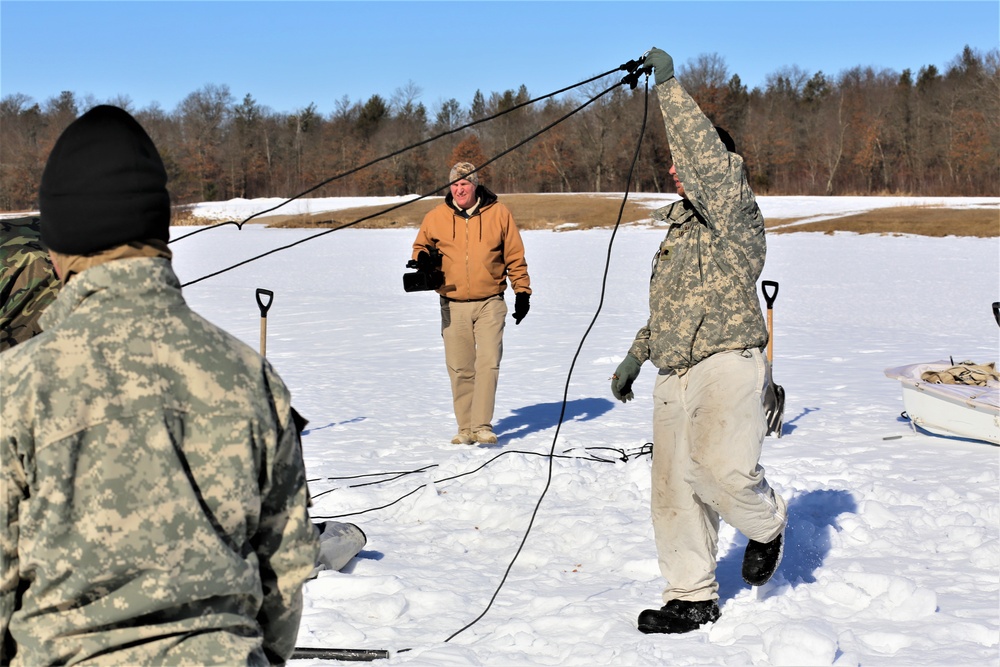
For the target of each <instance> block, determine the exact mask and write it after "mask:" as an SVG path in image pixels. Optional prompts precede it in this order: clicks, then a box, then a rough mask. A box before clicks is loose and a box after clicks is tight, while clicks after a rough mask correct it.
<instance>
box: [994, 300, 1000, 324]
mask: <svg viewBox="0 0 1000 667" xmlns="http://www.w3.org/2000/svg"><path fill="white" fill-rule="evenodd" d="M993 319H995V320H996V321H997V324H1000V301H994V302H993Z"/></svg>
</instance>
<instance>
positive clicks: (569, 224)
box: [172, 194, 1000, 238]
mask: <svg viewBox="0 0 1000 667" xmlns="http://www.w3.org/2000/svg"><path fill="white" fill-rule="evenodd" d="M442 199H443V198H442V197H427V198H425V199H421V200H418V201H414V202H408V203H406V204H403V205H402V206H399V208H396V209H394V210H392V211H389V212H388V213H383V211H385V210H386V209H388V208H391V207H390V206H387V205H382V206H361V207H356V208H347V209H341V210H339V211H326V212H323V213H315V214H309V215H269V216H267V217H266V218H255V219H254V220H252V221H251V224H258V223H259V224H266V225H267V226H269V227H304V228H331V227H341V226H344V225H351V226H352V227H357V228H359V229H390V228H393V227H404V228H417V227H419V226H420V221H421V220H423V218H424V216H425V215H426V214H427V212H428V211H430V210H431V209H432V208H434V207H435V206H437V205H438V204H440V203H441V201H442ZM500 201H501V202H503V203H504V204H506V205H507V207H508V208H509V209H510V210H511V213H513V215H514V220H516V221H517V226H518V227H520V228H521V229H560V228H563V227H565V228H566V229H592V228H611V227H613V226H614V224H615V221H616V220H617V219H618V210H619V209H620V208H621V199H620V198H619V197H616V196H609V195H594V194H565V195H563V194H514V195H500ZM652 212H653V208H651V207H649V206H643V205H640V204H637V203H635V202H633V201H632V200H629V201H628V202H626V204H625V211H624V213H623V214H622V224H632V223H637V222H649V221H650V219H651V217H650V216H651V215H652ZM362 219H363V221H362V222H358V221H359V220H362ZM801 219H802V218H769V219H768V220H767V228H768V231H769V232H770V233H773V234H789V233H793V232H824V233H827V234H832V233H833V232H837V231H843V232H855V233H858V234H917V235H921V236H978V237H987V238H989V237H998V236H1000V210H998V209H996V208H973V209H954V208H940V207H931V206H908V207H895V208H880V209H875V210H872V211H867V212H865V213H858V214H856V215H845V216H841V217H837V218H832V219H830V220H824V221H822V222H811V223H806V224H793V223H795V222H797V221H798V220H801ZM208 223H209V221H207V220H205V219H204V218H195V217H194V216H192V215H191V214H190V213H188V212H186V211H183V210H175V212H174V217H173V221H172V224H174V225H178V226H180V225H185V224H195V225H204V224H208Z"/></svg>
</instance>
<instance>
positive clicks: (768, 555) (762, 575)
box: [743, 532, 784, 586]
mask: <svg viewBox="0 0 1000 667" xmlns="http://www.w3.org/2000/svg"><path fill="white" fill-rule="evenodd" d="M783 538H784V533H783V532H782V533H781V534H779V535H778V536H777V537H776V538H774V539H773V540H771V541H770V542H757V541H756V540H750V541H749V542H748V543H747V550H746V551H744V552H743V581H745V582H747V583H748V584H750V585H751V586H763V585H764V584H766V583H767V582H768V581H769V580H770V579H771V577H772V576H774V572H775V570H777V569H778V564H779V563H781V554H782V552H783V551H784V539H783Z"/></svg>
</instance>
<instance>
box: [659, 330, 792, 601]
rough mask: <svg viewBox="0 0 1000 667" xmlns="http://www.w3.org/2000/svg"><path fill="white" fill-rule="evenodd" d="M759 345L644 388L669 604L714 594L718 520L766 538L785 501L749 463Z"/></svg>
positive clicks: (761, 428)
mask: <svg viewBox="0 0 1000 667" xmlns="http://www.w3.org/2000/svg"><path fill="white" fill-rule="evenodd" d="M765 364H766V361H765V360H764V357H763V355H762V354H761V352H760V350H756V349H755V350H746V351H732V352H722V353H719V354H715V355H713V356H711V357H709V358H708V359H705V360H704V361H702V362H700V363H699V364H697V365H695V366H694V367H693V368H691V369H690V370H688V371H687V372H686V373H684V374H683V375H678V374H676V373H670V374H661V375H659V376H658V377H657V379H656V386H655V388H654V390H653V400H654V406H653V464H652V475H653V479H652V499H651V503H650V506H651V509H652V515H653V534H654V536H655V538H656V552H657V556H658V558H659V564H660V572H661V574H663V577H664V578H665V579H666V580H667V587H666V588H665V589H664V591H663V601H664V603H666V602H669V601H670V600H674V599H677V600H691V601H698V600H712V599H717V598H718V596H719V595H718V590H719V584H718V582H717V581H716V579H715V567H716V556H717V550H718V541H719V518H720V516H721V518H722V519H723V520H724V521H725V522H726V523H728V524H729V525H730V526H733V527H734V528H736V529H737V530H739V531H740V532H741V533H743V534H744V535H745V536H746V537H747V538H749V539H751V540H756V541H758V542H770V541H771V540H772V539H774V538H775V537H777V536H778V535H779V534H780V533H781V531H782V530H783V529H784V526H785V522H786V511H787V506H786V504H785V501H784V500H783V499H782V498H781V496H779V495H778V494H776V493H774V491H772V490H771V488H770V487H769V486H768V484H767V480H766V479H764V469H763V468H762V467H761V466H760V465H759V464H758V460H759V459H760V452H761V445H762V443H763V440H764V433H765V431H766V424H765V419H764V409H763V406H762V403H761V390H762V388H763V384H764V373H765Z"/></svg>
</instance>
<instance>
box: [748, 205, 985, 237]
mask: <svg viewBox="0 0 1000 667" xmlns="http://www.w3.org/2000/svg"><path fill="white" fill-rule="evenodd" d="M793 222H795V220H794V219H786V220H781V219H775V220H768V221H767V227H768V231H769V233H772V234H790V233H792V232H824V233H826V234H832V233H834V232H855V233H857V234H917V235H919V236H978V237H981V238H990V237H997V236H1000V210H997V209H995V208H971V209H958V208H938V207H930V206H900V207H892V208H879V209H875V210H872V211H866V212H865V213H857V214H855V215H845V216H842V217H839V218H833V219H831V220H824V221H822V222H810V223H806V224H802V225H791V226H789V227H784V228H782V229H770V228H771V227H773V226H776V225H788V224H790V223H793Z"/></svg>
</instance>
